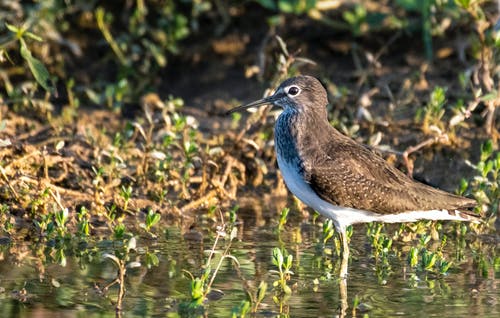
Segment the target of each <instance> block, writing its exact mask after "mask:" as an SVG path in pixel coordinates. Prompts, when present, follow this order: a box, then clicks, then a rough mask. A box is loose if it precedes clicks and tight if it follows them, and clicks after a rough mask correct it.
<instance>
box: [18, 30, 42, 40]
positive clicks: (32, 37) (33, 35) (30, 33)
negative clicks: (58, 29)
mask: <svg viewBox="0 0 500 318" xmlns="http://www.w3.org/2000/svg"><path fill="white" fill-rule="evenodd" d="M23 35H24V36H25V37H27V38H30V39H33V40H35V41H38V42H43V39H42V38H41V37H39V36H38V35H36V34H35V33H32V32H28V31H26V32H24V34H23Z"/></svg>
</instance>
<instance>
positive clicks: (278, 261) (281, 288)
mask: <svg viewBox="0 0 500 318" xmlns="http://www.w3.org/2000/svg"><path fill="white" fill-rule="evenodd" d="M272 262H273V265H274V266H276V267H277V268H278V270H270V272H271V273H273V274H277V275H278V279H277V280H275V281H274V282H273V286H274V287H275V288H276V289H277V291H278V292H279V293H280V294H286V295H289V294H291V293H292V289H291V288H290V286H288V285H287V281H289V280H290V275H293V272H292V271H291V268H292V262H293V256H292V255H291V254H288V252H287V250H286V249H284V248H283V249H280V248H278V247H275V248H274V249H273V256H272Z"/></svg>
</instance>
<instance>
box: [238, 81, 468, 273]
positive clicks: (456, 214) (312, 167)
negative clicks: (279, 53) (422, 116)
mask: <svg viewBox="0 0 500 318" xmlns="http://www.w3.org/2000/svg"><path fill="white" fill-rule="evenodd" d="M265 104H272V105H275V106H279V107H281V108H282V109H283V112H282V113H281V114H280V115H279V117H278V119H277V121H276V124H275V126H274V141H275V150H276V157H277V160H278V167H279V169H280V171H281V174H282V176H283V178H284V180H285V183H286V185H287V187H288V189H289V190H290V191H291V192H292V193H293V194H294V195H295V196H296V197H298V198H299V199H300V200H301V201H302V202H303V203H305V204H306V205H307V206H309V207H311V208H313V209H314V210H316V211H318V212H319V213H320V214H322V215H324V216H325V217H328V218H330V219H332V220H333V222H334V224H335V227H336V230H337V232H338V233H339V237H340V240H341V242H342V263H341V269H340V276H341V277H342V278H346V276H347V262H348V257H349V246H348V244H347V237H346V227H347V226H349V225H351V224H355V223H366V222H374V221H376V222H387V223H399V222H415V221H417V220H458V221H473V222H477V221H478V217H476V216H475V215H474V214H473V213H472V212H471V211H470V209H471V208H473V207H474V206H475V204H476V201H475V200H473V199H468V198H464V197H460V196H457V195H453V194H450V193H447V192H444V191H441V190H439V189H435V188H432V187H430V186H427V185H425V184H422V183H419V182H416V181H414V180H412V179H410V178H409V177H407V176H406V175H405V174H404V173H402V172H401V171H399V170H397V169H396V168H394V167H393V166H391V165H389V164H388V163H387V162H386V161H385V160H384V159H383V158H382V157H380V156H378V155H377V154H375V153H374V152H372V151H371V150H370V149H368V148H367V147H366V146H363V145H362V144H359V143H357V142H356V141H354V140H352V139H350V138H349V137H347V136H344V135H343V134H341V133H340V132H338V131H337V130H336V129H335V128H333V127H332V126H331V125H330V123H329V122H328V117H327V110H326V105H327V104H328V99H327V94H326V90H325V89H324V88H323V86H322V85H321V83H320V82H319V81H318V80H317V79H316V78H314V77H311V76H297V77H292V78H289V79H287V80H285V81H284V82H283V83H281V84H280V86H279V87H278V88H277V89H276V91H275V92H274V94H273V95H271V96H269V97H266V98H263V99H260V100H257V101H254V102H252V103H249V104H246V105H242V106H239V107H236V108H234V109H232V110H230V111H229V113H232V112H235V111H240V110H243V109H246V108H250V107H255V106H260V105H265Z"/></svg>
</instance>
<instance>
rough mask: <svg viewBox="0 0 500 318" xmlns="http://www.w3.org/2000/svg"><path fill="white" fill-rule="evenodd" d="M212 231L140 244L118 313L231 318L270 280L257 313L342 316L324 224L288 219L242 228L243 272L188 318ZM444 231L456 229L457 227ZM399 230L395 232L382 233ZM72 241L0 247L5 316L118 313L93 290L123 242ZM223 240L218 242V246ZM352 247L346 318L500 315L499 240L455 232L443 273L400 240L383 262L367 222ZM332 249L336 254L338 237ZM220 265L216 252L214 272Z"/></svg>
mask: <svg viewBox="0 0 500 318" xmlns="http://www.w3.org/2000/svg"><path fill="white" fill-rule="evenodd" d="M276 219H277V217H276ZM318 221H319V220H318ZM250 223H252V222H247V224H250ZM214 227H215V225H214V224H213V223H211V222H209V221H207V220H205V221H202V222H201V223H200V225H199V229H194V230H190V231H187V232H186V233H181V230H180V229H179V228H178V227H177V226H169V227H167V228H165V229H164V230H162V231H159V232H158V233H159V234H160V235H159V237H158V238H157V239H152V238H150V237H148V236H144V237H140V238H137V248H136V251H134V252H132V253H131V254H130V258H129V262H130V261H135V260H137V261H140V262H141V266H140V267H137V268H131V269H129V270H128V272H127V278H126V285H125V286H126V294H125V298H124V301H123V307H124V308H123V313H122V316H124V317H145V316H162V317H164V316H168V317H178V316H203V314H204V315H206V316H209V317H230V316H231V313H232V311H237V310H236V309H235V308H237V307H238V306H239V305H240V304H241V302H242V301H244V300H245V299H247V292H249V293H255V291H256V289H257V286H258V285H259V283H260V282H261V281H266V282H267V283H268V289H267V293H266V296H265V298H264V300H263V301H262V303H261V306H259V308H258V310H257V314H256V315H257V316H260V317H269V316H278V315H280V311H281V315H282V316H286V315H289V316H293V317H332V316H336V315H339V312H340V311H339V308H340V306H341V303H342V302H341V297H340V289H339V280H338V278H337V276H336V271H337V270H338V266H339V264H338V262H337V259H338V258H337V257H336V256H335V253H333V255H330V254H329V253H325V250H324V248H323V245H322V243H321V241H322V227H321V226H320V225H319V224H317V225H311V224H310V223H306V222H302V221H295V222H292V221H289V223H288V224H287V225H286V226H285V228H284V230H283V231H281V234H279V233H278V231H277V229H276V228H277V227H276V224H271V225H263V226H259V227H258V226H254V225H252V226H245V225H244V223H241V224H239V225H238V236H237V238H236V239H235V240H234V241H233V243H232V246H231V249H230V251H231V254H232V255H233V256H235V257H236V258H237V259H238V261H239V267H236V266H235V265H234V263H232V262H231V261H230V260H229V259H226V260H225V261H224V262H223V263H222V266H221V269H220V271H219V273H218V275H217V276H216V279H215V281H214V284H213V289H214V290H220V291H221V292H222V293H223V294H218V297H215V298H218V299H211V300H208V301H207V302H206V303H205V304H204V306H203V310H202V311H201V312H192V311H191V312H189V314H186V311H185V310H183V309H182V308H184V307H185V305H183V303H186V302H188V301H189V299H190V298H189V297H190V279H189V278H188V276H189V274H186V272H185V271H189V272H190V273H192V274H193V275H195V276H198V275H199V274H200V272H201V270H200V269H201V268H202V266H203V264H204V263H205V260H206V255H207V252H206V250H209V249H210V248H211V246H212V243H213V241H214V238H215V234H214V233H215V232H214ZM445 228H446V229H448V230H450V231H451V230H452V228H453V226H452V225H448V226H446V227H445ZM394 229H397V226H395V227H391V228H388V229H386V232H388V233H391V231H393V230H394ZM74 241H78V240H73V241H71V242H69V243H66V244H61V246H60V247H57V246H51V244H47V243H44V244H38V245H36V244H18V243H15V244H14V243H10V244H3V245H1V246H0V249H1V255H0V256H1V258H0V288H1V292H0V316H1V317H107V316H110V317H111V316H115V309H114V304H113V302H114V301H115V300H116V297H117V293H118V286H117V285H114V286H112V287H110V288H109V290H108V291H107V293H106V294H101V293H100V292H99V290H98V288H96V287H95V286H96V285H97V286H99V287H101V288H102V287H103V286H105V285H106V284H108V283H109V282H111V281H113V279H114V278H116V275H117V270H116V267H115V265H114V264H113V262H112V261H111V260H110V259H108V258H104V257H103V254H104V253H114V252H115V251H116V250H119V249H120V248H121V245H120V243H119V242H111V241H107V240H101V241H95V242H94V243H91V244H90V243H89V244H88V245H86V244H78V243H76V242H74ZM224 244H225V243H224V242H221V244H220V245H219V248H220V249H222V248H223V247H224ZM350 245H351V261H350V264H349V278H348V280H347V299H346V301H347V305H348V307H349V308H347V310H346V311H345V316H347V317H351V316H357V317H363V316H364V315H367V316H368V317H394V316H404V317H433V316H435V317H469V316H476V317H500V303H499V296H500V291H499V290H500V268H499V266H498V265H499V264H498V255H497V254H496V253H497V252H498V246H497V243H496V238H495V235H494V236H493V239H492V237H491V236H489V237H476V236H475V235H472V234H471V235H468V236H466V238H465V240H459V239H454V238H453V237H452V236H450V237H449V239H448V243H447V245H446V248H445V250H444V251H443V253H444V255H445V256H446V257H447V260H451V261H452V262H453V265H452V267H451V269H450V270H449V272H448V273H447V274H446V275H437V274H434V273H426V272H425V271H419V270H415V269H412V268H410V267H409V265H408V262H407V260H406V258H407V254H408V250H409V248H410V247H411V246H416V245H417V243H416V242H415V241H411V242H407V243H403V242H399V241H398V242H395V243H394V245H393V247H392V248H391V249H390V251H389V252H388V253H387V255H386V257H385V258H381V257H379V258H376V257H375V256H374V254H373V251H372V250H373V249H372V245H371V243H370V241H369V240H368V238H367V235H366V229H365V226H364V225H361V226H356V227H355V229H354V235H353V237H352V238H351V244H350ZM280 246H281V247H285V248H286V249H287V250H288V252H289V253H290V254H292V255H293V257H294V259H293V267H292V270H293V272H294V274H293V275H292V276H291V279H290V281H289V282H288V284H289V285H290V286H291V288H292V294H291V295H290V296H289V297H284V298H282V299H281V303H280V302H278V303H276V302H275V301H274V300H273V295H275V291H274V289H273V287H272V283H273V281H274V280H276V278H277V276H276V275H273V274H272V273H271V272H270V270H275V269H276V266H274V265H273V264H272V261H271V254H272V250H273V248H274V247H280ZM327 247H328V248H332V241H330V242H329V243H328V244H327ZM429 248H431V247H429ZM147 252H150V253H154V254H155V255H156V256H157V257H158V259H159V264H158V266H151V267H150V268H148V267H147V266H146V262H145V261H144V260H145V255H146V253H147ZM218 255H220V254H218ZM217 260H218V256H217V255H216V257H215V258H214V262H213V263H212V264H213V265H212V268H214V267H215V263H216V261H217ZM481 260H483V262H482V261H481ZM495 262H496V267H495ZM485 264H486V265H485ZM210 298H213V297H210ZM354 304H356V305H357V306H356V307H354ZM353 308H354V309H353Z"/></svg>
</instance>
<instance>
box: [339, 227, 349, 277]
mask: <svg viewBox="0 0 500 318" xmlns="http://www.w3.org/2000/svg"><path fill="white" fill-rule="evenodd" d="M339 238H340V243H341V244H342V246H341V256H342V260H341V263H340V273H339V276H340V279H347V267H348V263H349V244H348V242H347V233H346V231H345V229H342V230H340V231H339Z"/></svg>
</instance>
